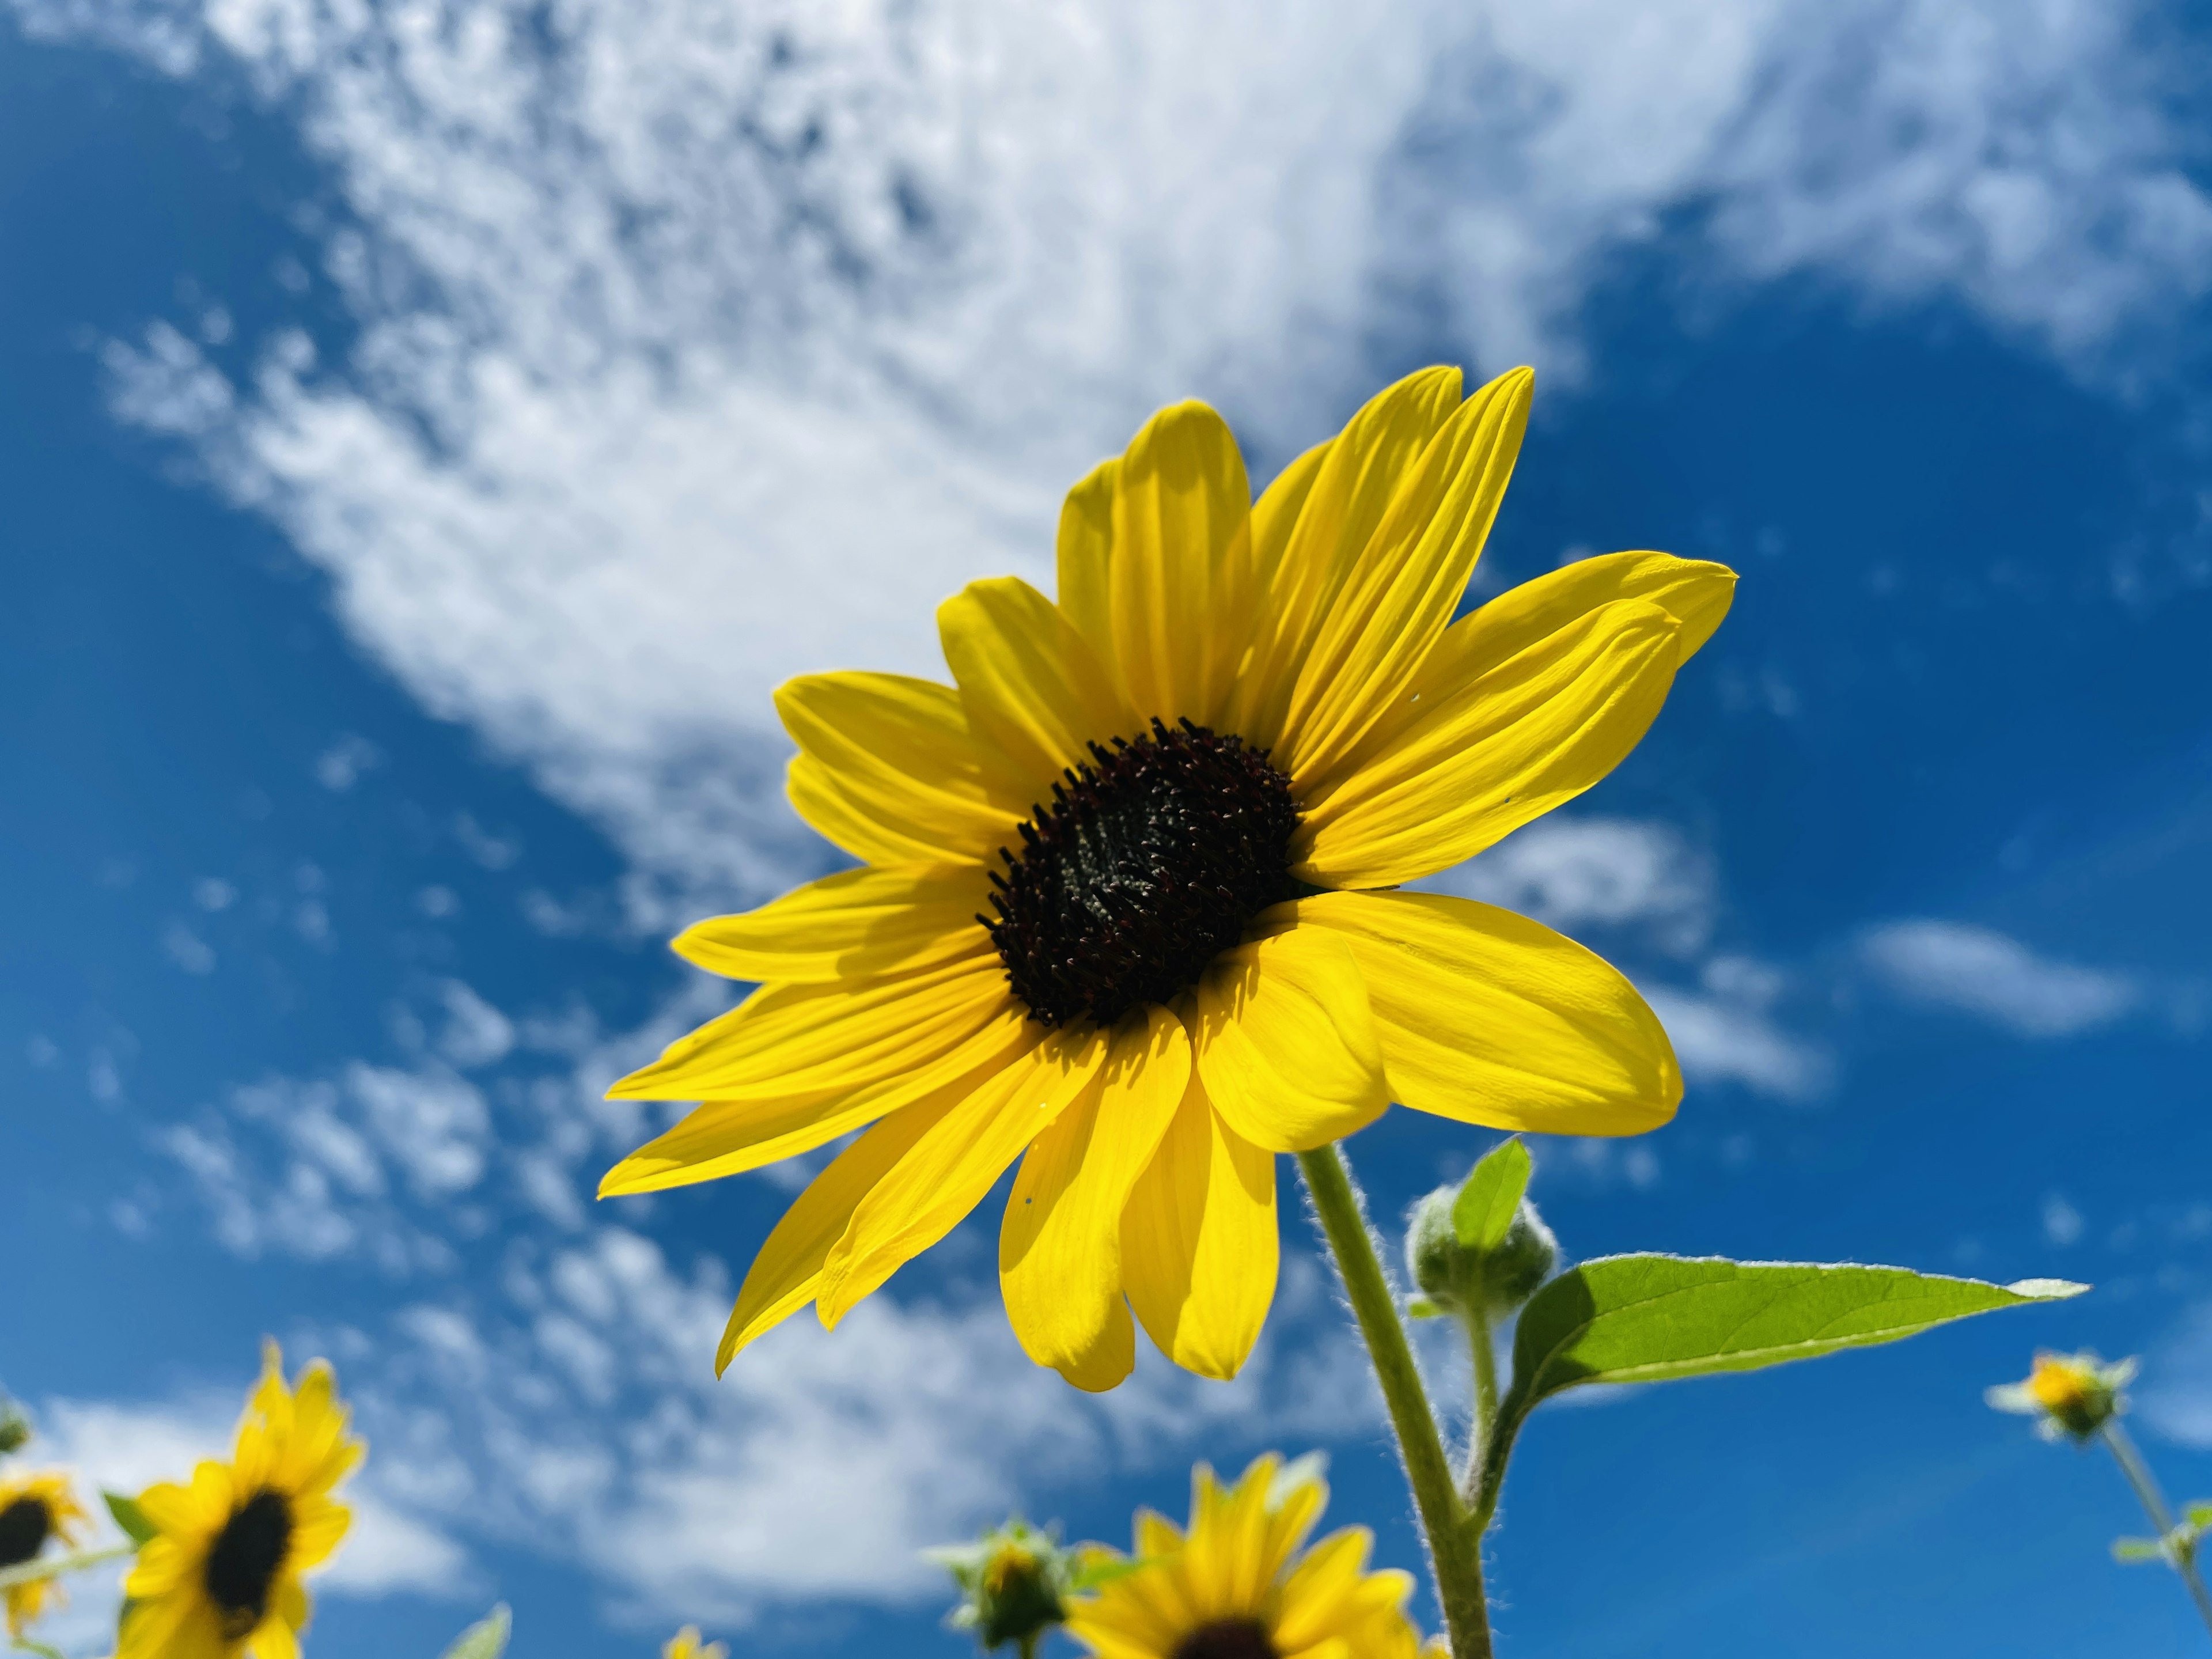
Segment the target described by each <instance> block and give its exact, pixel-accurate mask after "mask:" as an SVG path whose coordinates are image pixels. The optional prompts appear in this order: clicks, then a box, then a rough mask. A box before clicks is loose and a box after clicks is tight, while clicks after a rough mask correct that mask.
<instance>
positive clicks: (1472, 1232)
mask: <svg viewBox="0 0 2212 1659" xmlns="http://www.w3.org/2000/svg"><path fill="white" fill-rule="evenodd" d="M1529 1168H1530V1165H1529V1161H1528V1147H1527V1146H1524V1145H1522V1140H1521V1138H1520V1137H1519V1136H1518V1135H1516V1136H1514V1137H1513V1138H1512V1139H1510V1140H1506V1141H1502V1142H1500V1143H1499V1144H1498V1146H1493V1147H1492V1148H1491V1149H1490V1150H1489V1151H1488V1152H1486V1153H1484V1154H1483V1156H1482V1158H1480V1160H1479V1161H1478V1162H1477V1163H1476V1164H1475V1166H1474V1169H1472V1170H1469V1171H1468V1177H1467V1180H1466V1181H1465V1182H1463V1183H1462V1185H1461V1187H1460V1189H1459V1196H1458V1197H1457V1198H1456V1199H1455V1200H1453V1201H1452V1231H1453V1233H1454V1234H1455V1235H1456V1236H1457V1237H1458V1239H1459V1242H1460V1243H1462V1244H1463V1245H1465V1246H1466V1247H1467V1248H1468V1249H1470V1250H1494V1249H1497V1248H1498V1246H1499V1245H1500V1244H1502V1243H1504V1242H1505V1233H1506V1230H1507V1229H1508V1228H1510V1227H1511V1226H1512V1225H1513V1217H1514V1214H1515V1212H1516V1211H1517V1210H1518V1209H1519V1208H1520V1207H1521V1199H1522V1194H1525V1193H1526V1192H1527V1191H1528V1172H1529Z"/></svg>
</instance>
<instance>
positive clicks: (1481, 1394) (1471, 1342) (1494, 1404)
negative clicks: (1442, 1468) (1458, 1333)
mask: <svg viewBox="0 0 2212 1659" xmlns="http://www.w3.org/2000/svg"><path fill="white" fill-rule="evenodd" d="M1475 1304H1476V1305H1474V1307H1471V1308H1469V1309H1468V1310H1467V1318H1466V1325H1467V1340H1468V1347H1469V1349H1470V1350H1471V1351H1472V1352H1473V1354H1474V1430H1473V1431H1471V1432H1470V1433H1469V1434H1468V1443H1467V1469H1466V1472H1465V1473H1464V1474H1462V1476H1461V1478H1460V1485H1461V1487H1462V1490H1464V1491H1465V1492H1466V1493H1467V1496H1468V1501H1469V1502H1470V1503H1471V1502H1472V1501H1473V1500H1474V1496H1475V1480H1476V1477H1477V1475H1478V1474H1479V1473H1480V1470H1481V1468H1482V1453H1483V1448H1484V1447H1486V1446H1487V1445H1488V1444H1489V1443H1490V1436H1491V1432H1492V1430H1494V1429H1495V1428H1496V1427H1497V1426H1498V1350H1497V1349H1496V1347H1494V1346H1492V1337H1491V1330H1490V1312H1489V1309H1488V1306H1487V1303H1486V1298H1484V1297H1479V1296H1478V1297H1476V1298H1475Z"/></svg>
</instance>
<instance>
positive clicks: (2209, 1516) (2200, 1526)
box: [2182, 1504, 2212, 1532]
mask: <svg viewBox="0 0 2212 1659" xmlns="http://www.w3.org/2000/svg"><path fill="white" fill-rule="evenodd" d="M2182 1519H2184V1520H2185V1521H2186V1522H2189V1524H2190V1525H2191V1526H2192V1527H2194V1528H2197V1531H2199V1532H2212V1504H2191V1505H2190V1506H2189V1507H2188V1508H2187V1509H2185V1510H2183V1511H2182Z"/></svg>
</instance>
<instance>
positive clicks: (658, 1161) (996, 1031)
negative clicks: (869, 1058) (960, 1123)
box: [599, 997, 1041, 1198]
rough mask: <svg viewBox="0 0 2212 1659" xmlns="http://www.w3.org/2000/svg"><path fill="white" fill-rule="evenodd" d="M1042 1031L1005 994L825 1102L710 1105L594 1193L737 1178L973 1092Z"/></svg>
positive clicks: (808, 1098) (642, 1150)
mask: <svg viewBox="0 0 2212 1659" xmlns="http://www.w3.org/2000/svg"><path fill="white" fill-rule="evenodd" d="M1040 1035H1041V1033H1040V1032H1039V1031H1038V1030H1037V1027H1036V1025H1035V1024H1032V1023H1031V1022H1030V1018H1029V1016H1028V1014H1027V1013H1026V1012H1024V1010H1023V1009H1022V1008H1021V1007H1020V1006H1018V1005H1017V1004H1016V1003H1015V1002H1014V1000H1013V999H1012V998H1011V997H1007V998H1005V999H1004V1000H1002V1002H1001V1004H1000V1006H999V1008H998V1009H997V1011H996V1012H994V1013H993V1014H992V1015H991V1016H990V1017H989V1018H987V1020H986V1021H985V1022H984V1023H983V1024H982V1027H981V1030H977V1031H976V1032H975V1034H974V1035H972V1036H969V1037H968V1038H966V1039H965V1040H964V1041H963V1042H958V1043H956V1044H955V1045H954V1046H953V1047H952V1048H951V1049H949V1050H947V1051H946V1052H945V1054H942V1055H941V1056H939V1057H938V1058H937V1059H935V1060H931V1061H929V1062H928V1063H927V1064H924V1065H919V1066H915V1068H914V1069H913V1070H911V1071H902V1072H896V1073H893V1074H892V1075H891V1076H890V1077H887V1078H884V1079H879V1080H878V1081H877V1082H874V1083H872V1084H870V1085H867V1086H866V1087H865V1088H860V1089H855V1090H853V1091H850V1092H848V1093H846V1094H843V1095H841V1096H838V1097H835V1098H833V1099H829V1100H824V1099H823V1098H822V1097H820V1096H819V1095H818V1094H817V1093H811V1092H810V1093H805V1094H800V1095H798V1096H795V1097H787V1098H770V1099H766V1100H735V1101H725V1100H710V1101H708V1102H707V1103H705V1104H704V1105H702V1106H701V1107H700V1108H699V1109H697V1110H696V1111H695V1112H693V1113H692V1114H691V1115H690V1116H689V1117H687V1118H685V1119H684V1121H682V1122H681V1123H679V1124H678V1125H677V1126H676V1127H674V1128H672V1129H671V1130H669V1131H668V1133H665V1134H664V1135H661V1136H660V1137H659V1138H658V1139H654V1140H651V1141H648V1142H647V1143H646V1144H645V1145H644V1146H641V1147H639V1148H638V1149H637V1150H636V1151H635V1152H632V1153H631V1154H630V1155H629V1157H628V1158H624V1159H623V1161H622V1162H621V1163H620V1164H617V1165H615V1167H614V1168H613V1169H611V1170H608V1171H607V1173H606V1176H605V1178H604V1179H602V1180H601V1181H600V1182H599V1196H600V1197H601V1198H614V1197H617V1196H621V1195H623V1194H633V1193H653V1192H659V1191H661V1190H663V1189H664V1188H670V1187H688V1186H690V1185H692V1184H693V1183H694V1182H701V1181H714V1180H716V1179H719V1178H720V1177H721V1176H732V1175H742V1174H744V1172H745V1171H746V1170H757V1169H761V1168H763V1167H765V1166H766V1165H768V1164H775V1163H778V1162H781V1160H782V1159H784V1158H795V1157H797V1156H798V1155H799V1153H801V1152H812V1151H813V1150H814V1149H815V1148H816V1147H817V1146H827V1145H828V1144H829V1142H831V1141H833V1140H835V1139H837V1137H838V1136H840V1135H843V1134H849V1133H852V1132H853V1131H854V1130H855V1129H857V1128H860V1127H862V1126H863V1125H865V1124H867V1123H871V1122H872V1121H875V1120H876V1119H877V1118H879V1117H882V1116H884V1115H886V1114H887V1113H890V1112H895V1111H897V1110H899V1109H901V1108H902V1107H907V1106H909V1105H911V1104H913V1103H916V1102H918V1101H921V1100H922V1099H924V1098H925V1097H927V1096H928V1095H930V1094H931V1093H932V1092H933V1091H936V1090H939V1089H942V1088H946V1087H950V1086H955V1085H957V1086H959V1087H961V1088H963V1089H968V1088H972V1087H973V1086H974V1085H975V1084H976V1083H977V1082H980V1081H981V1079H983V1078H984V1077H987V1076H988V1075H990V1074H991V1073H995V1072H996V1071H998V1070H999V1069H1000V1067H1001V1066H1006V1065H1009V1064H1012V1063H1013V1061H1014V1060H1016V1059H1017V1058H1018V1056H1020V1055H1021V1054H1025V1053H1026V1052H1028V1050H1030V1048H1035V1047H1036V1042H1037V1039H1038V1037H1039V1036H1040Z"/></svg>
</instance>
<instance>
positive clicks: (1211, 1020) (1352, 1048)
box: [1192, 912, 1390, 1152]
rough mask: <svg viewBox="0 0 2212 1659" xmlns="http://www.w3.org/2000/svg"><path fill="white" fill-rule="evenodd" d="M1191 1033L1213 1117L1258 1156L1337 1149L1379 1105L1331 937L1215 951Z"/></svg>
mask: <svg viewBox="0 0 2212 1659" xmlns="http://www.w3.org/2000/svg"><path fill="white" fill-rule="evenodd" d="M1279 914H1280V913H1279V912H1269V913H1267V916H1263V917H1262V919H1261V920H1262V925H1266V924H1267V921H1268V918H1269V917H1275V916H1279ZM1192 1036H1193V1040H1194V1047H1195V1049H1196V1053H1197V1056H1198V1071H1199V1075H1200V1077H1202V1078H1203V1079H1205V1081H1206V1097H1207V1098H1208V1099H1210V1100H1211V1101H1212V1103H1213V1109H1214V1110H1216V1111H1218V1112H1219V1113H1220V1114H1221V1115H1222V1117H1223V1118H1224V1119H1225V1120H1226V1121H1227V1122H1228V1123H1229V1125H1230V1127H1231V1128H1233V1129H1235V1130H1236V1131H1237V1133H1239V1134H1241V1135H1243V1137H1244V1138H1245V1139H1247V1140H1249V1141H1252V1142H1253V1143H1255V1145H1257V1146H1264V1147H1266V1148H1267V1150H1268V1151H1269V1152H1304V1151H1306V1150H1308V1149H1309V1148H1311V1147H1315V1146H1321V1145H1322V1143H1323V1142H1325V1141H1330V1140H1340V1139H1343V1138H1344V1137H1345V1136H1346V1135H1348V1134H1351V1133H1353V1131H1355V1130H1358V1129H1362V1128H1364V1127H1366V1126H1367V1125H1368V1124H1370V1123H1372V1122H1373V1121H1375V1120H1376V1118H1377V1117H1379V1116H1381V1115H1383V1109H1384V1108H1385V1107H1387V1106H1388V1105H1389V1103H1390V1097H1389V1088H1388V1086H1387V1085H1386V1084H1385V1083H1384V1081H1383V1050H1382V1047H1381V1045H1380V1043H1379V1042H1377V1040H1376V1034H1375V1022H1374V1018H1373V1016H1372V1015H1371V1014H1370V1012H1369V1011H1368V1006H1367V987H1366V985H1365V984H1364V982H1363V981H1362V980H1361V979H1360V976H1359V969H1358V964H1357V963H1355V962H1354V961H1353V960H1352V953H1351V951H1348V950H1346V948H1345V947H1344V945H1343V944H1342V943H1341V942H1340V941H1339V940H1338V939H1336V938H1335V937H1334V936H1333V935H1331V934H1328V933H1314V932H1312V931H1310V930H1309V929H1304V928H1297V927H1292V928H1290V929H1289V930H1288V931H1285V932H1280V933H1273V934H1271V935H1269V936H1268V937H1266V938H1263V939H1257V940H1255V941H1253V942H1252V943H1250V944H1247V945H1239V946H1237V949H1235V950H1233V951H1224V952H1223V953H1222V954H1221V955H1220V956H1218V957H1216V958H1215V959H1214V961H1213V963H1212V965H1210V966H1209V967H1208V968H1207V969H1206V975H1205V977H1204V978H1202V979H1200V981H1199V986H1198V996H1197V1018H1196V1023H1195V1024H1194V1027H1193V1030H1192Z"/></svg>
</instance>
